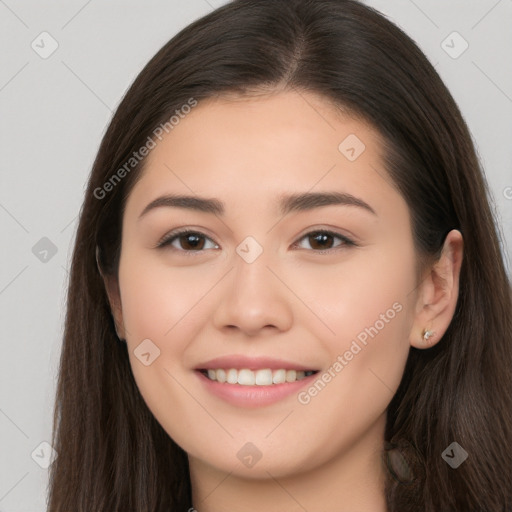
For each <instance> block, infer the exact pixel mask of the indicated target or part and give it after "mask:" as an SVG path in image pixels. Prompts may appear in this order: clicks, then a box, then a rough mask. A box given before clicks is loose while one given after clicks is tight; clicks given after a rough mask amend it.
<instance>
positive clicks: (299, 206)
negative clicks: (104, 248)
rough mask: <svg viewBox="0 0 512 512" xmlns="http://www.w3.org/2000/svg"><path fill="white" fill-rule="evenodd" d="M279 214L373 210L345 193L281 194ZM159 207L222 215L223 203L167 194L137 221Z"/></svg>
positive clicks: (151, 203)
mask: <svg viewBox="0 0 512 512" xmlns="http://www.w3.org/2000/svg"><path fill="white" fill-rule="evenodd" d="M279 205H280V213H281V214H282V215H287V214H288V213H290V212H296V211H308V210H313V209H314V208H319V207H322V206H331V205H341V206H356V207H359V208H362V209H364V210H366V211H368V212H370V213H372V214H373V215H377V213H376V212H375V210H374V209H373V208H372V207H371V206H370V205H369V204H368V203H366V202H365V201H363V200H362V199H360V198H358V197H355V196H353V195H352V194H348V193H345V192H315V193H314V192H304V193H299V194H288V195H286V194H283V195H281V196H280V203H279ZM160 207H173V208H187V209H190V210H196V211H200V212H205V213H212V214H214V215H223V214H224V212H225V208H224V203H223V202H222V201H219V200H218V199H210V198H204V197H198V196H186V195H173V194H168V195H164V196H160V197H157V198H156V199H155V200H153V201H151V202H150V203H149V204H148V205H147V206H146V207H145V208H144V210H142V213H141V214H140V215H139V219H140V218H141V217H143V216H144V215H146V214H147V213H148V212H149V211H151V210H153V209H155V208H160Z"/></svg>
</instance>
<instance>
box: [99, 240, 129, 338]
mask: <svg viewBox="0 0 512 512" xmlns="http://www.w3.org/2000/svg"><path fill="white" fill-rule="evenodd" d="M96 264H97V267H98V271H99V273H100V276H101V278H102V279H103V284H104V286H105V291H106V292H107V297H108V301H109V304H110V311H111V312H112V317H113V318H114V325H115V329H116V333H117V337H118V338H119V339H120V340H123V341H124V340H126V332H125V328H124V321H123V308H122V305H121V293H120V290H119V282H118V280H117V277H115V276H112V275H107V274H104V273H103V271H102V268H101V264H100V258H99V248H98V247H96Z"/></svg>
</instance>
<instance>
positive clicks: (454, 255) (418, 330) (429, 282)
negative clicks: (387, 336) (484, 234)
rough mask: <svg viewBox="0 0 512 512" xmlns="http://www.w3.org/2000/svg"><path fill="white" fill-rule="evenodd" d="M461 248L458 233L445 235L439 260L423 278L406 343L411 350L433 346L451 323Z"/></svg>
mask: <svg viewBox="0 0 512 512" xmlns="http://www.w3.org/2000/svg"><path fill="white" fill-rule="evenodd" d="M463 246H464V241H463V238H462V234H461V233H460V231H458V230H456V229H453V230H452V231H450V232H449V233H448V235H446V238H445V241H444V245H443V249H442V252H441V256H440V257H439V260H438V261H437V262H436V263H435V264H434V265H432V266H431V267H429V269H428V271H427V272H426V274H424V276H423V280H422V282H421V284H420V286H419V293H418V294H417V296H418V298H417V302H416V314H415V317H414V322H413V326H412V330H411V333H410V335H409V341H410V343H411V345H412V346H413V347H415V348H419V349H425V348H430V347H432V346H433V345H435V344H436V343H437V342H438V341H439V340H440V339H441V338H442V337H443V335H444V333H445V332H446V330H447V329H448V326H449V325H450V322H451V321H452V318H453V315H454V313H455V307H456V306H457V299H458V296H459V275H460V268H461V265H462V258H463ZM425 330H428V331H430V333H431V334H430V336H429V335H428V334H427V336H426V337H424V332H425Z"/></svg>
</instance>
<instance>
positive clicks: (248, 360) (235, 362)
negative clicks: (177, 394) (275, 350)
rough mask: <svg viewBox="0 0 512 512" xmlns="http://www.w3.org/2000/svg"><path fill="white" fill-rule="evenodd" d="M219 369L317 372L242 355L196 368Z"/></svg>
mask: <svg viewBox="0 0 512 512" xmlns="http://www.w3.org/2000/svg"><path fill="white" fill-rule="evenodd" d="M219 368H224V369H229V368H235V369H238V370H241V369H248V370H261V369H264V368H269V369H271V370H279V369H283V368H284V369H289V370H304V371H307V370H315V368H313V367H311V366H305V365H303V364H299V363H295V362H293V361H286V360H284V359H274V358H271V357H247V356H242V355H229V356H222V357H216V358H214V359H210V360H208V361H205V362H204V363H200V364H198V365H197V366H196V368H195V369H196V370H216V369H219Z"/></svg>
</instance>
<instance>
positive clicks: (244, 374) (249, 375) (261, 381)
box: [208, 368, 314, 386]
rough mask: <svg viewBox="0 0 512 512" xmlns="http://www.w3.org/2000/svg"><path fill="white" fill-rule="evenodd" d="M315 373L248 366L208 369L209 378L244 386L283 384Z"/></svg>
mask: <svg viewBox="0 0 512 512" xmlns="http://www.w3.org/2000/svg"><path fill="white" fill-rule="evenodd" d="M313 373H314V372H313V371H302V370H284V369H282V370H271V369H270V368H264V369H262V370H256V371H252V370H249V369H247V368H243V369H241V370H237V369H236V368H229V369H227V370H225V369H222V368H219V369H217V370H214V369H210V370H208V378H209V379H211V380H216V381H218V382H227V383H228V384H241V385H242V386H254V385H257V386H270V385H272V384H283V383H284V382H295V381H296V380H301V379H303V378H304V377H308V376H309V375H312V374H313Z"/></svg>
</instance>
